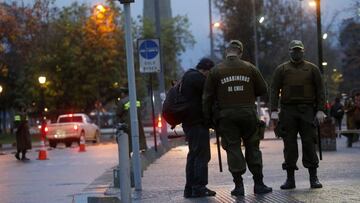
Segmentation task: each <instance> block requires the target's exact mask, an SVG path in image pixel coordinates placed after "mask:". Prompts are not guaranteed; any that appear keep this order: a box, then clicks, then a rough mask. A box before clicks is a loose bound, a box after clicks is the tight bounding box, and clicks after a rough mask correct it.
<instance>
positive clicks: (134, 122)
mask: <svg viewBox="0 0 360 203" xmlns="http://www.w3.org/2000/svg"><path fill="white" fill-rule="evenodd" d="M124 14H125V42H126V61H127V73H128V85H129V100H130V120H131V138H132V148H133V150H132V151H133V156H132V161H133V172H134V182H135V190H138V191H140V190H141V189H142V188H141V162H140V154H139V151H140V147H139V127H138V126H139V122H138V117H137V110H136V108H137V107H136V85H135V71H134V56H133V53H134V52H133V45H132V36H131V13H130V3H125V4H124Z"/></svg>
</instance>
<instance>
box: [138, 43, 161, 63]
mask: <svg viewBox="0 0 360 203" xmlns="http://www.w3.org/2000/svg"><path fill="white" fill-rule="evenodd" d="M139 51H140V55H141V56H142V57H144V58H145V59H148V60H150V59H153V58H155V57H156V56H157V55H158V54H159V47H158V45H157V44H156V43H155V42H154V41H152V40H146V41H143V42H142V43H141V44H140V50H139Z"/></svg>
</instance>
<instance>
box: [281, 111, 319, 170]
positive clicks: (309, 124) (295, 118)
mask: <svg viewBox="0 0 360 203" xmlns="http://www.w3.org/2000/svg"><path fill="white" fill-rule="evenodd" d="M314 115H315V113H314V110H313V107H312V106H311V105H304V104H303V105H282V106H281V112H280V115H279V119H280V125H281V128H282V130H283V132H284V135H283V141H284V151H283V152H284V159H285V162H284V163H283V169H284V170H287V169H290V170H297V169H298V168H297V166H296V162H297V160H298V158H299V153H298V143H297V135H298V133H299V134H300V137H301V143H302V144H301V145H302V153H303V156H302V163H303V165H304V167H305V168H317V167H318V166H319V159H318V157H317V154H316V146H315V145H316V138H317V136H316V127H315V125H314Z"/></svg>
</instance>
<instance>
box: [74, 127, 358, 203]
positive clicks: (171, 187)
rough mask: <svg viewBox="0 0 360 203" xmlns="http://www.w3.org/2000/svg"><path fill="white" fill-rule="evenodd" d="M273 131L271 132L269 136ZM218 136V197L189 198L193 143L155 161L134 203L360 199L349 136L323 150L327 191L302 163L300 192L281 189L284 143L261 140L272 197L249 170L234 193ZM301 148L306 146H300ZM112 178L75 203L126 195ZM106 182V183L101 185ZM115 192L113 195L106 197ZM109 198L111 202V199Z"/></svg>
mask: <svg viewBox="0 0 360 203" xmlns="http://www.w3.org/2000/svg"><path fill="white" fill-rule="evenodd" d="M271 136H272V133H270V132H267V133H266V136H265V137H266V138H270V137H271ZM214 143H215V139H212V140H211V152H212V154H211V155H212V159H211V161H210V163H209V185H208V187H209V188H211V189H213V190H215V191H216V192H217V195H216V197H209V198H196V199H184V198H183V197H182V195H183V189H184V185H185V163H186V154H187V151H188V150H187V146H185V145H184V146H179V147H176V148H173V149H171V150H170V151H169V152H167V153H166V154H165V155H163V156H162V157H161V158H159V159H158V160H156V161H155V162H154V163H153V164H151V165H150V166H149V167H148V168H147V170H146V171H145V172H144V176H143V178H142V188H143V190H142V191H141V192H136V191H133V202H157V203H162V202H164V203H165V202H276V203H278V202H360V195H359V190H360V144H359V142H357V143H354V145H353V148H347V147H346V139H345V138H341V139H338V140H337V151H333V152H323V160H322V161H321V162H320V168H319V174H318V176H319V179H320V181H321V182H322V184H323V185H324V188H322V189H309V181H308V179H309V177H308V173H307V170H306V169H304V168H303V166H302V163H301V149H299V154H300V160H299V161H298V167H299V171H297V172H296V186H297V188H296V189H295V190H290V191H283V190H280V189H279V188H280V185H281V184H282V183H283V182H284V180H285V177H286V175H285V172H284V171H283V170H282V169H281V163H282V162H283V155H282V147H283V144H282V141H281V140H274V139H273V140H271V139H266V140H263V141H262V142H261V150H262V152H263V162H264V182H265V184H267V185H268V186H270V187H273V190H274V191H273V193H271V194H267V195H256V196H255V195H254V194H253V188H252V187H253V181H252V175H251V173H250V172H249V171H247V172H246V173H245V174H244V176H243V177H244V184H245V187H246V189H245V190H246V195H245V197H244V198H241V199H235V198H234V197H232V196H231V195H230V191H231V190H232V189H233V187H234V185H233V182H232V177H231V175H230V173H229V172H228V170H227V163H226V153H225V152H224V151H223V150H222V160H223V169H224V172H222V173H220V172H219V166H218V157H217V151H216V144H214ZM299 146H300V147H301V144H299ZM111 181H112V174H111V172H110V171H108V172H107V173H104V175H103V176H102V177H99V178H98V179H96V181H95V182H94V183H93V184H91V185H90V186H89V187H88V188H87V189H85V190H84V192H83V193H82V194H77V195H75V196H74V202H79V203H80V202H116V201H115V200H114V199H112V198H113V197H114V196H115V197H116V196H118V197H119V196H120V193H119V190H117V189H113V188H107V187H108V183H109V182H111ZM100 186H102V187H100ZM104 192H106V193H107V194H112V195H110V196H108V195H104ZM91 196H92V197H95V196H101V197H102V198H101V199H97V200H96V201H95V200H94V199H93V200H94V201H87V197H91ZM107 200H108V201H107Z"/></svg>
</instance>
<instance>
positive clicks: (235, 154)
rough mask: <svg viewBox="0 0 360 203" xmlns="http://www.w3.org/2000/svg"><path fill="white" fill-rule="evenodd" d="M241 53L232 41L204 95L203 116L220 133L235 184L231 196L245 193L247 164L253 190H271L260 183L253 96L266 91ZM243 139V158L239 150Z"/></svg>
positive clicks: (240, 45)
mask: <svg viewBox="0 0 360 203" xmlns="http://www.w3.org/2000/svg"><path fill="white" fill-rule="evenodd" d="M242 53H243V45H242V43H241V42H240V41H238V40H231V41H230V43H229V45H228V46H227V49H226V59H225V60H224V61H223V62H222V63H220V64H218V65H217V66H216V67H215V68H214V69H213V70H211V71H210V73H209V76H208V78H207V79H206V83H205V87H204V94H203V111H204V116H205V119H206V121H207V122H208V125H210V126H214V127H215V129H216V133H219V134H220V135H221V144H222V147H223V149H224V150H225V151H226V153H227V160H228V165H229V171H230V172H231V174H232V176H233V181H234V183H235V189H234V190H232V191H231V195H234V196H244V184H243V179H242V175H243V174H244V173H245V171H246V164H247V165H248V167H249V170H250V172H251V173H252V174H253V179H254V183H255V185H254V193H255V194H264V193H269V192H271V191H272V188H270V187H267V186H266V185H265V184H264V182H263V171H262V170H263V165H262V155H261V151H260V149H259V144H260V137H261V135H260V133H259V131H260V130H259V123H260V121H259V118H258V116H257V112H256V106H255V98H256V97H257V96H261V95H264V94H266V92H267V85H266V83H265V80H264V79H263V77H262V75H261V73H260V72H259V70H258V69H257V68H256V67H255V66H254V65H253V64H251V63H249V62H247V61H244V60H242V59H241V56H242ZM214 105H216V107H214ZM215 115H217V116H215ZM242 140H243V142H244V146H245V158H244V155H243V153H242V151H241V141H242Z"/></svg>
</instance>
